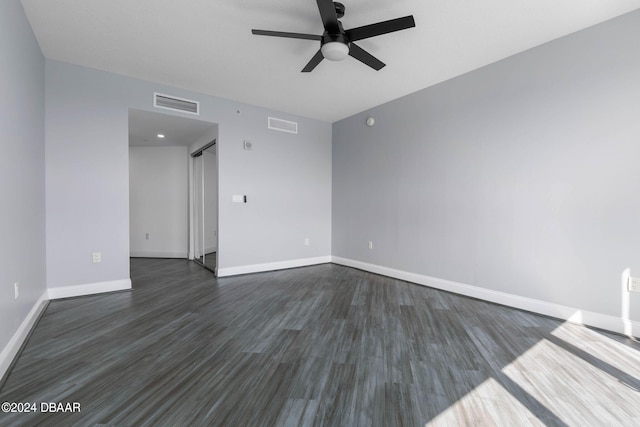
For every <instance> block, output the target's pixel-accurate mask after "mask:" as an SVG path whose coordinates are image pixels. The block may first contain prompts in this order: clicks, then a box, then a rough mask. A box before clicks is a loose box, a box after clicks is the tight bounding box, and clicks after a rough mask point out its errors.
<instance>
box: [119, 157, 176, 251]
mask: <svg viewBox="0 0 640 427" xmlns="http://www.w3.org/2000/svg"><path fill="white" fill-rule="evenodd" d="M188 161H189V154H188V153H187V147H186V146H161V147H129V232H130V238H129V251H130V254H131V256H133V257H154V258H187V257H188V254H189V180H188V178H189V172H188ZM147 234H148V235H149V237H148V238H147Z"/></svg>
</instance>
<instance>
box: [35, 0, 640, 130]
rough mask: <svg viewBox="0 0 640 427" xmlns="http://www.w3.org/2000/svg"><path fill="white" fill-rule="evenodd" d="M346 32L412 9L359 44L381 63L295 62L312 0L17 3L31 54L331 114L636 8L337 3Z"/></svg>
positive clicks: (571, 3)
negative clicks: (36, 48)
mask: <svg viewBox="0 0 640 427" xmlns="http://www.w3.org/2000/svg"><path fill="white" fill-rule="evenodd" d="M342 2H343V3H344V4H345V6H346V9H347V10H346V14H345V16H344V18H343V19H342V23H343V24H344V27H345V28H346V29H349V28H353V27H358V26H361V25H366V24H370V23H374V22H378V21H383V20H387V19H392V18H397V17H401V16H405V15H411V14H412V15H414V18H415V21H416V28H412V29H408V30H404V31H400V32H396V33H392V34H386V35H383V36H379V37H375V38H371V39H367V40H362V41H360V42H358V45H359V46H360V47H362V48H364V49H366V50H368V51H369V52H370V53H371V54H373V55H374V56H376V57H378V58H379V59H380V60H381V61H383V62H385V63H386V64H387V66H386V67H385V68H383V69H382V70H381V71H378V72H376V71H373V70H372V69H370V68H368V67H367V66H365V65H363V64H361V63H360V62H358V61H356V60H355V59H353V58H347V59H346V60H344V61H342V62H330V61H326V60H325V61H323V62H322V63H321V64H320V65H319V66H318V67H317V68H316V69H315V70H314V71H313V72H312V73H301V72H300V70H301V69H302V68H303V67H304V65H305V64H306V63H307V62H308V61H309V59H310V58H311V57H312V56H313V55H314V54H315V52H316V51H317V50H318V48H319V42H315V41H309V40H296V39H285V38H277V37H264V36H254V35H252V34H251V29H252V28H257V29H265V30H275V31H289V32H300V33H312V34H321V33H322V31H323V28H322V23H321V21H320V17H319V13H318V8H317V5H316V2H315V1H314V0H270V1H267V0H189V1H177V0H92V1H87V0H55V1H52V0H22V4H23V5H24V9H25V11H26V14H27V17H28V19H29V21H30V23H31V26H32V27H33V29H34V32H35V35H36V37H37V39H38V42H39V44H40V47H41V49H42V52H43V54H44V55H45V56H46V57H47V58H50V59H55V60H59V61H64V62H70V63H74V64H79V65H83V66H87V67H92V68H96V69H100V70H105V71H110V72H114V73H118V74H123V75H128V76H133V77H137V78H141V79H144V80H148V81H153V82H157V83H162V84H167V85H172V86H177V87H181V88H185V89H190V90H193V91H196V92H201V93H206V94H210V95H215V96H219V97H223V98H228V99H232V100H236V101H240V102H245V103H249V104H253V105H258V106H263V107H267V108H271V109H274V110H279V111H284V112H289V113H293V114H299V115H302V116H306V117H310V118H316V119H320V120H324V121H328V122H333V121H336V120H339V119H342V118H344V117H348V116H350V115H352V114H355V113H358V112H360V111H363V110H366V109H368V108H371V107H374V106H376V105H379V104H382V103H384V102H386V101H390V100H392V99H395V98H399V97H401V96H403V95H406V94H409V93H411V92H415V91H417V90H420V89H423V88H425V87H428V86H431V85H434V84H436V83H439V82H442V81H444V80H447V79H450V78H452V77H455V76H458V75H460V74H463V73H466V72H468V71H471V70H474V69H476V68H479V67H482V66H484V65H487V64H490V63H492V62H495V61H498V60H500V59H503V58H505V57H508V56H510V55H513V54H515V53H518V52H521V51H524V50H526V49H529V48H532V47H534V46H537V45H540V44H543V43H546V42H548V41H550V40H553V39H556V38H558V37H561V36H564V35H567V34H570V33H572V32H575V31H578V30H580V29H583V28H586V27H589V26H592V25H594V24H597V23H599V22H602V21H605V20H608V19H610V18H613V17H615V16H618V15H621V14H623V13H626V12H629V11H632V10H635V9H638V8H640V0H484V1H473V0H343V1H342Z"/></svg>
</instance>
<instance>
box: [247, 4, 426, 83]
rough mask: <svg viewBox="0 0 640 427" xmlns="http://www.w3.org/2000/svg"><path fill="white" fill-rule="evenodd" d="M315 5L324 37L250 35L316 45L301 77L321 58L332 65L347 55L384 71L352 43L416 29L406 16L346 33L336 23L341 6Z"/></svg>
mask: <svg viewBox="0 0 640 427" xmlns="http://www.w3.org/2000/svg"><path fill="white" fill-rule="evenodd" d="M316 2H317V3H318V9H319V10H320V17H321V18H322V25H323V26H324V34H322V35H315V34H303V33H287V32H282V31H268V30H251V32H252V33H253V34H255V35H259V36H274V37H288V38H293V39H305V40H317V41H319V42H320V50H318V52H316V54H315V55H314V56H313V58H311V61H309V63H308V64H307V65H306V66H305V67H304V68H303V69H302V72H303V73H308V72H310V71H313V69H314V68H316V66H317V65H318V64H319V63H320V61H322V59H323V58H327V59H329V60H331V61H340V60H342V59H344V58H346V57H347V55H349V56H352V57H354V58H355V59H357V60H358V61H360V62H362V63H364V64H366V65H368V66H369V67H371V68H373V69H374V70H376V71H378V70H380V69H381V68H382V67H384V66H385V64H384V63H383V62H382V61H380V60H379V59H378V58H376V57H375V56H373V55H371V54H370V53H369V52H367V51H366V50H364V49H362V48H361V47H359V46H358V45H356V44H355V43H354V42H356V41H358V40H363V39H368V38H370V37H375V36H379V35H382V34H387V33H392V32H394V31H400V30H405V29H407V28H411V27H415V26H416V23H415V21H414V20H413V15H409V16H405V17H402V18H396V19H390V20H388V21H382V22H378V23H376V24H370V25H365V26H362V27H357V28H352V29H350V30H345V29H344V28H343V27H342V22H340V21H338V19H340V18H342V17H343V16H344V11H345V7H344V5H343V4H342V3H339V2H333V1H331V0H316Z"/></svg>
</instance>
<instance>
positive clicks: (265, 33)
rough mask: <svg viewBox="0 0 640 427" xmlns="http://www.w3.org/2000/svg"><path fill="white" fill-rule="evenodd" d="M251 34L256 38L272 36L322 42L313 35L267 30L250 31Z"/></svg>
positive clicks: (320, 37) (319, 37)
mask: <svg viewBox="0 0 640 427" xmlns="http://www.w3.org/2000/svg"><path fill="white" fill-rule="evenodd" d="M251 33H252V34H255V35H257V36H274V37H288V38H290V39H305V40H322V36H318V35H315V34H302V33H287V32H283V31H268V30H251Z"/></svg>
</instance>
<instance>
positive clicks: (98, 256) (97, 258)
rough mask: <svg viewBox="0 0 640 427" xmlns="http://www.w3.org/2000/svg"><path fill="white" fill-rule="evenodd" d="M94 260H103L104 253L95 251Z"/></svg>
mask: <svg viewBox="0 0 640 427" xmlns="http://www.w3.org/2000/svg"><path fill="white" fill-rule="evenodd" d="M93 262H102V253H101V252H94V253H93Z"/></svg>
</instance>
